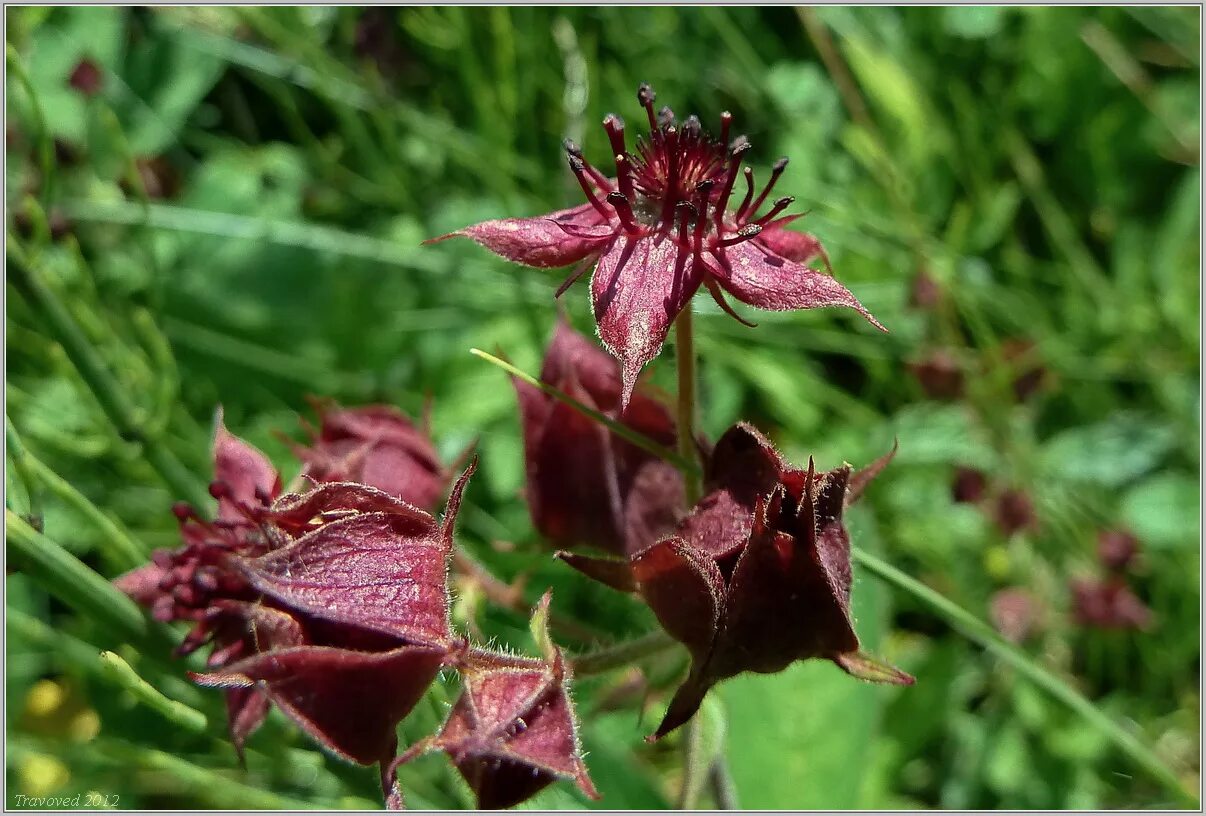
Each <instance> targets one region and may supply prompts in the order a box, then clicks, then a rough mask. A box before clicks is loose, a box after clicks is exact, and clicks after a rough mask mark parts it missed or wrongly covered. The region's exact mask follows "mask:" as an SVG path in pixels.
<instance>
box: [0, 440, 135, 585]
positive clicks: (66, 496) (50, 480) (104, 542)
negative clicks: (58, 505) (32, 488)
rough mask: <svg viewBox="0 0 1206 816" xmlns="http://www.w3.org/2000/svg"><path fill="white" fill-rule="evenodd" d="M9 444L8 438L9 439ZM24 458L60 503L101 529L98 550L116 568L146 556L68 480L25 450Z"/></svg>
mask: <svg viewBox="0 0 1206 816" xmlns="http://www.w3.org/2000/svg"><path fill="white" fill-rule="evenodd" d="M10 445H11V442H10ZM25 460H26V463H27V466H28V467H29V469H30V471H31V473H32V475H33V476H34V477H35V478H36V479H37V480H38V481H39V482H41V483H42V484H43V485H45V486H46V487H47V488H48V489H49V491H50V492H51V493H52V494H54V495H55V497H57V498H58V499H59V500H60V501H62V502H63V503H64V504H67V505H70V506H71V507H72V508H74V509H75V510H77V511H78V512H79V513H80V514H81V515H83V516H84V517H85V518H87V519H88V520H89V521H91V522H92V524H93V525H94V526H95V527H96V529H97V530H98V531H99V532H100V533H101V536H102V538H101V552H102V555H103V556H104V557H105V559H106V560H107V561H109V562H110V563H111V564H112V565H113V567H114V568H115V569H117V570H128V569H132V568H134V567H136V566H138V565H139V564H141V563H143V562H144V561H146V560H147V558H146V556H147V553H146V549H145V548H144V547H142V546H141V545H139V544H138V542H136V541H135V540H134V539H133V538H132V537H131V536H130V534H129V533H127V532H126V531H125V530H124V529H123V528H122V527H121V526H120V525H119V524H118V523H117V522H115V521H114V520H113V519H111V518H109V516H107V515H106V514H105V513H104V511H103V510H101V509H100V508H99V507H97V506H96V505H95V504H93V503H92V501H91V500H90V499H89V498H88V497H87V496H85V495H84V494H83V493H81V492H80V491H79V490H77V489H76V488H75V487H74V486H73V485H72V484H71V483H70V482H68V481H67V480H66V479H64V478H63V477H62V476H60V475H59V474H57V473H55V472H54V471H53V470H51V469H50V467H49V466H48V465H46V463H44V462H42V461H41V460H40V459H38V458H37V457H35V456H33V455H31V454H29V453H26V454H25Z"/></svg>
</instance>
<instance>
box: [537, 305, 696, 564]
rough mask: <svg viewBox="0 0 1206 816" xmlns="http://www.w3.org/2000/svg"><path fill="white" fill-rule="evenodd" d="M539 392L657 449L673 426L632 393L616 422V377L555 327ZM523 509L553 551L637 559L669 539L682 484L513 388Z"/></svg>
mask: <svg viewBox="0 0 1206 816" xmlns="http://www.w3.org/2000/svg"><path fill="white" fill-rule="evenodd" d="M540 378H541V380H542V381H543V382H545V383H548V384H549V385H552V386H553V387H555V388H557V389H559V390H560V391H563V392H564V393H566V394H568V395H569V396H571V397H573V398H574V399H576V400H578V401H579V402H581V403H583V404H584V405H586V406H587V407H588V408H593V409H595V410H597V411H600V412H602V413H604V414H606V415H608V416H609V417H611V418H613V419H618V420H619V421H620V422H622V423H623V424H625V425H627V426H628V427H630V428H632V429H633V430H634V431H636V432H637V433H640V434H642V435H644V436H646V437H648V438H650V439H653V440H654V441H656V442H658V443H660V444H663V445H673V444H674V438H675V430H674V420H673V419H672V418H671V415H670V411H669V410H668V409H667V408H666V407H665V406H664V405H663V404H662V403H660V402H658V401H657V400H656V399H654V398H652V397H650V396H647V395H645V394H643V393H639V392H638V393H636V394H634V395H633V397H632V399H631V400H630V401H629V403H628V408H627V410H625V411H624V412H623V414H621V413H620V388H621V383H620V372H619V370H618V367H617V366H616V363H615V361H614V360H612V359H611V358H610V357H608V356H607V355H606V354H604V353H603V352H602V351H601V350H600V349H599V348H598V347H597V346H595V344H594V343H592V342H590V341H589V340H587V338H585V337H583V336H582V335H580V334H578V333H577V332H575V331H574V330H573V329H572V328H570V326H569V324H568V323H566V322H565V321H564V320H562V321H559V322H558V324H557V328H556V331H555V333H554V334H553V341H552V343H550V344H549V348H548V351H547V352H546V353H545V357H544V366H543V368H542V370H541V373H540ZM514 383H515V390H516V393H517V395H518V397H519V409H520V414H521V415H522V418H523V437H524V459H525V462H526V467H527V489H526V494H527V499H528V507H529V509H530V510H531V514H532V522H533V524H534V525H535V527H536V529H537V530H538V531H539V532H540V533H541V534H542V535H543V536H545V537H546V538H547V539H549V540H550V541H551V542H552V543H553V544H555V545H556V546H558V547H562V548H567V549H568V548H573V547H576V546H578V545H579V544H589V545H591V546H594V547H598V548H601V549H604V550H609V551H611V552H613V553H615V554H617V555H627V554H631V553H634V552H637V551H638V550H639V549H642V548H643V547H644V546H645V545H647V544H651V543H653V542H654V541H655V540H657V539H658V538H659V537H661V536H662V535H664V534H665V533H668V532H670V531H671V530H673V529H674V525H675V524H676V523H677V521H678V519H679V517H680V515H681V514H682V513H683V512H685V510H686V497H685V493H684V488H683V480H682V476H681V475H680V474H679V472H678V471H677V470H676V469H675V468H674V467H672V466H670V465H669V464H667V463H665V462H663V461H662V460H660V459H658V458H656V457H654V456H653V455H652V454H650V453H648V452H646V451H644V450H642V449H640V448H638V447H636V446H635V445H633V444H632V443H630V442H626V441H624V440H623V439H621V438H620V437H618V436H616V435H615V434H614V433H612V432H611V431H610V430H608V429H607V428H606V427H605V426H603V425H601V424H599V423H598V422H595V421H594V420H592V419H590V418H589V417H586V416H584V415H583V414H581V413H580V412H578V411H576V410H575V409H573V408H571V407H570V406H568V405H566V404H565V403H563V402H561V401H559V400H557V399H554V398H553V397H551V396H549V395H548V394H545V393H544V392H543V391H541V390H540V389H538V388H535V387H534V386H531V385H529V384H527V383H525V382H523V381H521V380H518V379H517V380H514Z"/></svg>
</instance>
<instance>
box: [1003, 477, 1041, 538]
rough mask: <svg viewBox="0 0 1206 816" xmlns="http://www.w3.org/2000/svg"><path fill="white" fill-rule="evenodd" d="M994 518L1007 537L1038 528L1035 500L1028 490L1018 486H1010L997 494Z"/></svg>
mask: <svg viewBox="0 0 1206 816" xmlns="http://www.w3.org/2000/svg"><path fill="white" fill-rule="evenodd" d="M993 520H994V521H996V523H997V528H998V529H1000V531H1001V533H1002V534H1003V535H1005V536H1006V537H1010V536H1013V535H1014V534H1016V533H1020V532H1025V531H1034V530H1036V529H1038V516H1037V515H1036V514H1035V511H1034V502H1033V501H1032V500H1031V498H1030V496H1029V495H1028V494H1027V493H1026V491H1024V490H1021V489H1018V488H1010V489H1009V490H1006V491H1004V492H1003V493H1001V495H999V496H997V501H996V505H995V506H994V507H993Z"/></svg>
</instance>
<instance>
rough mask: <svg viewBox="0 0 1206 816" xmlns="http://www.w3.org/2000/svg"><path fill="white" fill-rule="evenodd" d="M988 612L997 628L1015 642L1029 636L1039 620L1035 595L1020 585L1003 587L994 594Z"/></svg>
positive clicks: (1002, 634) (1006, 637)
mask: <svg viewBox="0 0 1206 816" xmlns="http://www.w3.org/2000/svg"><path fill="white" fill-rule="evenodd" d="M988 612H989V617H990V618H991V619H992V625H993V626H994V627H996V630H997V631H998V632H1000V633H1001V636H1002V637H1004V638H1005V639H1006V640H1008V641H1011V642H1013V643H1021V642H1023V641H1024V640H1026V639H1027V638H1029V637H1030V635H1031V634H1032V633H1033V632H1034V628H1035V624H1036V623H1037V622H1038V604H1037V603H1036V602H1035V600H1034V596H1033V595H1031V594H1030V593H1029V592H1027V591H1026V590H1024V589H1022V588H1020V587H1010V588H1008V589H1002V590H1000V591H999V592H997V593H996V594H994V595H993V596H992V600H991V601H989V604H988Z"/></svg>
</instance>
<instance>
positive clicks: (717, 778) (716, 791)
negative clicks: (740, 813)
mask: <svg viewBox="0 0 1206 816" xmlns="http://www.w3.org/2000/svg"><path fill="white" fill-rule="evenodd" d="M708 786H709V787H710V788H711V789H712V799H713V800H715V803H716V809H717V810H740V809H741V806H740V805H739V804H738V803H737V785H736V784H735V783H734V782H733V776H732V774H730V773H729V762H728V760H727V759H725V757H724V755H723V754H722V755H721V756H719V757H717V759H716V762H714V763H713V764H712V771H711V773H709V774H708Z"/></svg>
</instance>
